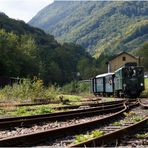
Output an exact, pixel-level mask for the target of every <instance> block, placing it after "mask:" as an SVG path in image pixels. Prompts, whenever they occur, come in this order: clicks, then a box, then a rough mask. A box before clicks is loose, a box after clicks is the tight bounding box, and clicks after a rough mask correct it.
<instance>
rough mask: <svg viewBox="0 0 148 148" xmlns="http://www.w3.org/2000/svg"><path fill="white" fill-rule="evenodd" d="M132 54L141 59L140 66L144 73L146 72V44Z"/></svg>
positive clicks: (147, 66) (147, 45) (147, 53)
mask: <svg viewBox="0 0 148 148" xmlns="http://www.w3.org/2000/svg"><path fill="white" fill-rule="evenodd" d="M134 54H135V55H137V56H140V57H141V65H142V66H144V70H145V71H148V60H147V59H148V42H145V43H144V44H143V46H142V47H141V48H139V49H138V50H136V51H135V52H134Z"/></svg>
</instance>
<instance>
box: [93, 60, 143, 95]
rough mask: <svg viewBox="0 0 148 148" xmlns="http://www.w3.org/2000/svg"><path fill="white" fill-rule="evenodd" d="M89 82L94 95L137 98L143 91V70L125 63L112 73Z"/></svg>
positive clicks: (133, 64)
mask: <svg viewBox="0 0 148 148" xmlns="http://www.w3.org/2000/svg"><path fill="white" fill-rule="evenodd" d="M91 82H92V92H93V93H94V95H102V96H110V95H114V96H117V97H130V98H135V97H139V96H140V93H141V92H142V91H143V90H144V68H143V67H141V66H137V63H126V64H125V65H124V66H123V67H121V68H119V69H118V70H116V71H115V72H114V73H105V74H101V75H97V76H96V77H94V78H93V79H92V81H91Z"/></svg>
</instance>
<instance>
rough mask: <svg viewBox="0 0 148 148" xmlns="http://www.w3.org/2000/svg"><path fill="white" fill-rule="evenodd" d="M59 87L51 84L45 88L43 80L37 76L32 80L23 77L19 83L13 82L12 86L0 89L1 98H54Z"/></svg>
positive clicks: (17, 99)
mask: <svg viewBox="0 0 148 148" xmlns="http://www.w3.org/2000/svg"><path fill="white" fill-rule="evenodd" d="M59 92H60V89H59V88H58V87H57V88H56V87H55V86H53V85H51V86H49V87H48V88H45V87H44V86H43V81H42V80H40V79H37V78H34V80H30V79H23V81H22V83H21V84H13V86H9V85H8V86H6V87H4V88H3V89H1V90H0V99H1V100H6V101H10V100H13V101H14V100H15V101H21V100H33V99H34V98H51V99H55V98H56V95H58V94H59Z"/></svg>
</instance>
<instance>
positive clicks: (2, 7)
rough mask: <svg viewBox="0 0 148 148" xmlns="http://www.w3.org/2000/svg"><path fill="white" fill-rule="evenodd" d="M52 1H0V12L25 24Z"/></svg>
mask: <svg viewBox="0 0 148 148" xmlns="http://www.w3.org/2000/svg"><path fill="white" fill-rule="evenodd" d="M52 2H53V0H0V12H4V13H5V14H6V15H7V16H9V17H10V18H14V19H19V20H23V21H25V22H26V23H27V22H28V21H29V20H31V18H32V17H33V16H35V15H36V14H37V12H39V11H40V10H41V9H42V8H44V7H45V6H47V5H49V4H51V3H52Z"/></svg>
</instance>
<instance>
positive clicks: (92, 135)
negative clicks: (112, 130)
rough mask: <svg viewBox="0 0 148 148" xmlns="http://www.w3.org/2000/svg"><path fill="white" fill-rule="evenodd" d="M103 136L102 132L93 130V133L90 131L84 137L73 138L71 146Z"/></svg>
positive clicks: (81, 135)
mask: <svg viewBox="0 0 148 148" xmlns="http://www.w3.org/2000/svg"><path fill="white" fill-rule="evenodd" d="M103 135H104V132H103V131H100V130H95V131H92V132H91V133H87V134H85V135H83V134H80V135H77V136H76V137H75V140H74V141H73V144H78V143H81V142H84V141H87V140H90V139H93V138H97V137H100V136H103Z"/></svg>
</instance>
